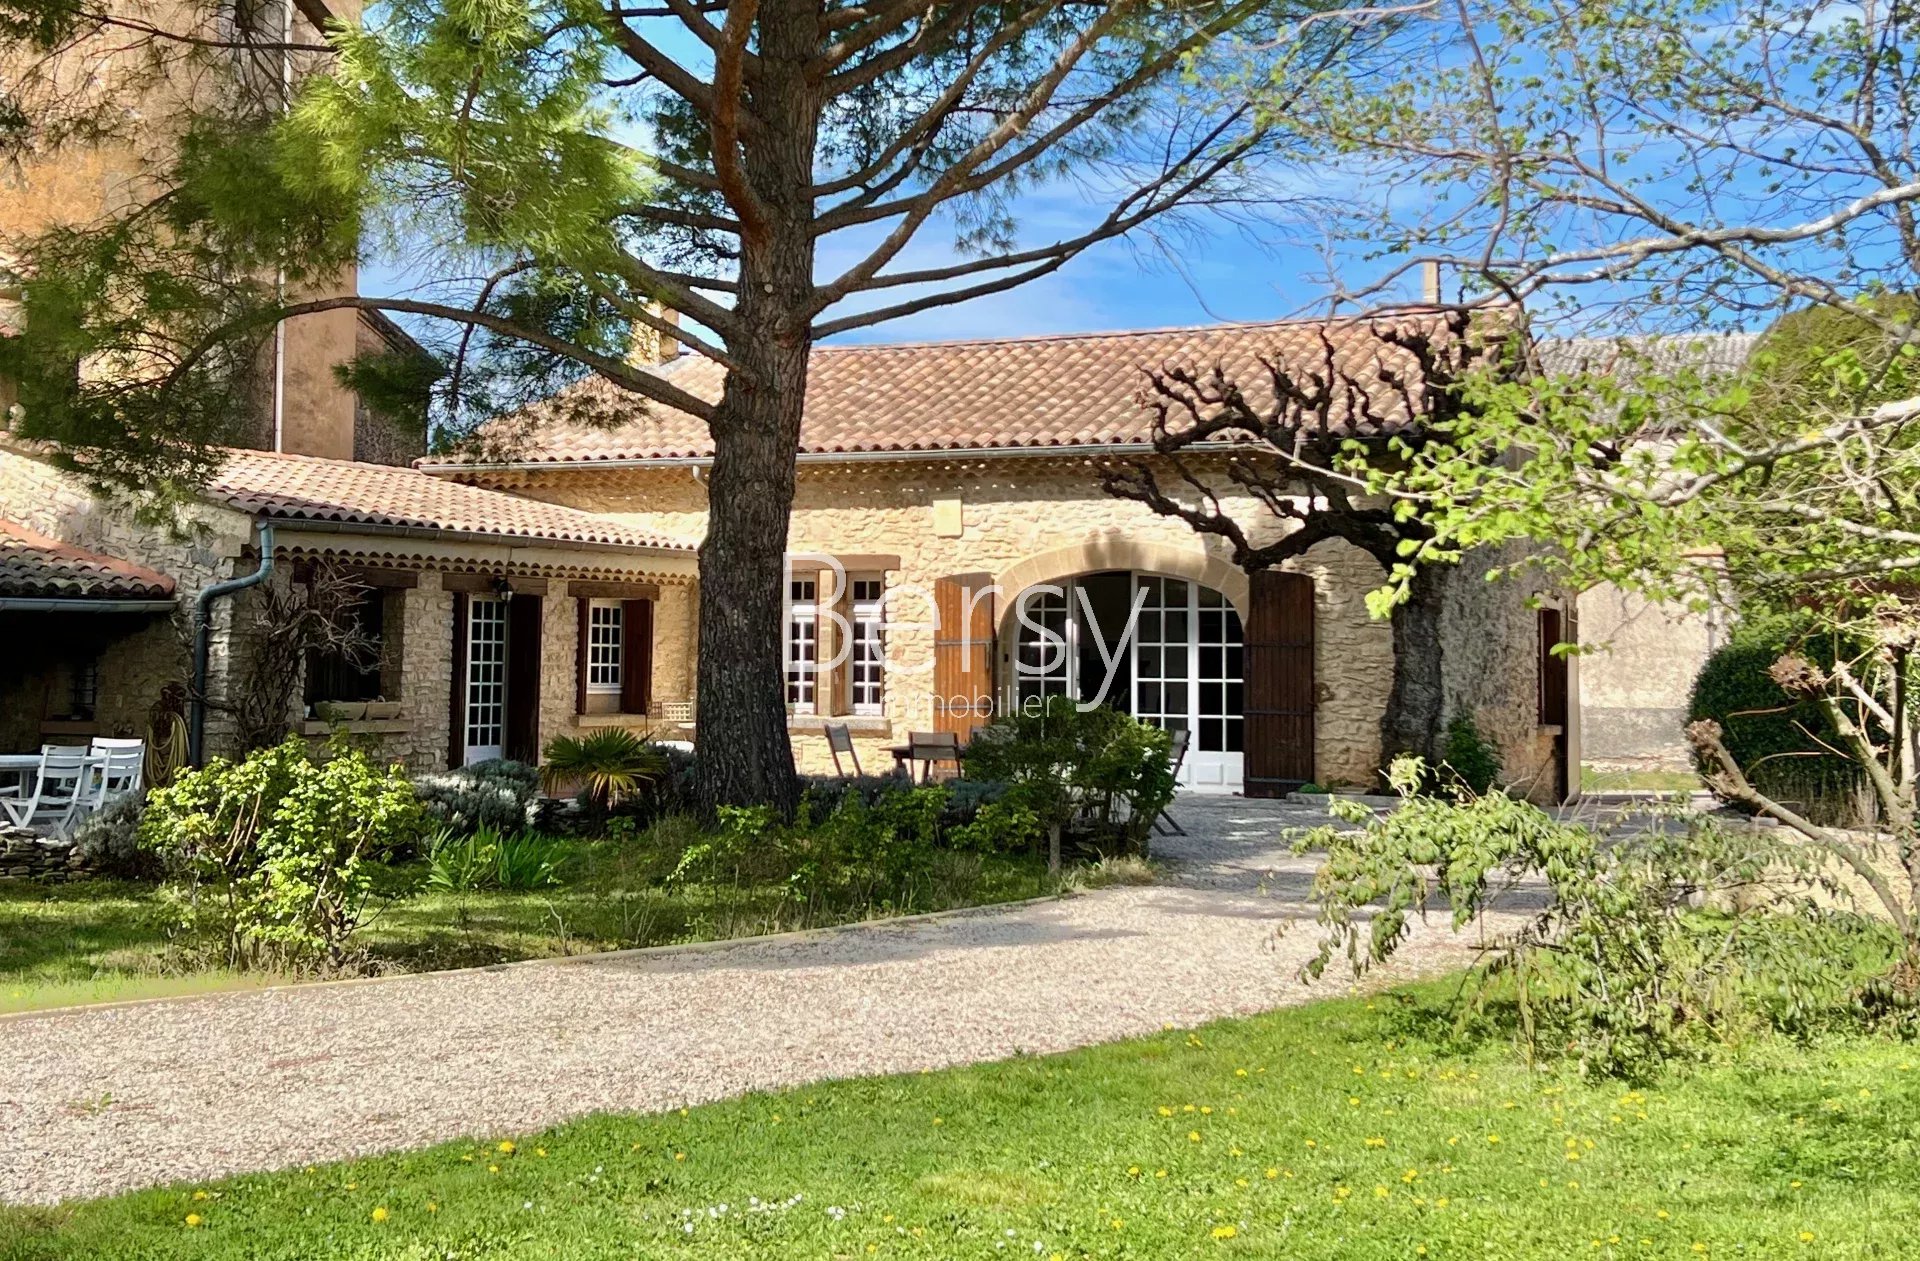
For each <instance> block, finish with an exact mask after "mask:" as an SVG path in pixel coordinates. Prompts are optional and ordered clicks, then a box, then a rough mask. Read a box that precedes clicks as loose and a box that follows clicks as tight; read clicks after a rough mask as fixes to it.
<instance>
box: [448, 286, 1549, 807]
mask: <svg viewBox="0 0 1920 1261" xmlns="http://www.w3.org/2000/svg"><path fill="white" fill-rule="evenodd" d="M1323 333H1326V334H1327V335H1330V336H1332V337H1333V338H1335V339H1336V340H1338V341H1339V342H1340V343H1341V352H1340V353H1341V356H1342V359H1343V361H1344V362H1346V363H1348V364H1350V365H1352V366H1354V367H1357V368H1362V367H1364V365H1366V364H1367V363H1368V362H1370V361H1371V359H1370V357H1378V356H1381V355H1382V354H1384V353H1390V352H1387V351H1385V349H1384V347H1383V344H1382V343H1381V342H1380V341H1379V340H1378V339H1377V338H1376V337H1375V336H1374V335H1373V334H1372V333H1371V332H1370V330H1369V329H1368V328H1367V326H1365V325H1360V324H1352V323H1346V324H1334V325H1322V324H1319V323H1314V322H1289V323H1273V324H1252V325H1234V326H1220V327H1212V328H1198V329H1178V330H1167V331H1153V332H1127V333H1115V334H1097V335H1071V336H1053V337H1033V338H1006V339H996V340H987V341H974V342H953V343H933V344H919V345H873V346H828V347H822V348H819V349H817V350H816V351H815V352H814V360H813V367H812V375H811V380H810V384H809V389H808V399H807V408H806V413H805V418H804V421H803V430H802V438H801V442H802V451H801V455H800V457H799V471H798V485H797V490H796V497H795V505H794V510H793V516H792V525H791V533H790V536H789V544H788V548H789V584H788V600H787V616H786V625H785V630H784V635H785V639H786V647H787V659H788V666H787V670H788V700H789V703H790V710H791V715H790V729H791V731H792V734H793V738H794V746H795V752H796V757H797V759H798V760H799V762H800V764H801V766H802V767H803V769H808V770H815V771H820V770H827V769H831V762H830V760H829V757H830V755H829V753H828V750H827V747H826V742H825V740H824V736H823V732H822V729H823V727H824V726H825V725H826V724H828V723H836V724H838V723H844V724H846V725H847V726H848V727H849V728H850V729H851V731H852V733H853V735H854V738H855V743H856V746H857V748H858V751H859V754H860V758H861V762H862V765H863V766H864V767H865V768H867V769H869V770H881V769H886V768H887V767H888V766H889V765H891V750H892V749H893V748H895V747H896V746H898V745H899V744H900V743H902V742H903V741H904V740H905V739H906V737H907V734H908V732H910V731H913V730H952V731H956V732H961V733H965V732H967V731H970V730H971V729H972V728H974V727H975V726H977V725H978V724H979V723H980V722H981V721H983V720H984V718H985V716H986V715H988V714H990V713H992V712H996V711H997V710H1002V709H1004V708H1005V707H1007V706H1010V705H1017V704H1021V703H1027V702H1030V701H1031V699H1032V698H1034V697H1037V696H1043V695H1047V694H1053V693H1067V694H1072V695H1077V696H1079V697H1080V698H1081V699H1083V700H1092V699H1096V698H1098V699H1102V700H1104V701H1105V702H1106V703H1109V704H1117V705H1119V706H1121V707H1122V708H1125V709H1127V710H1128V711H1130V712H1132V713H1134V714H1136V715H1138V716H1141V717H1143V718H1148V719H1151V720H1152V721H1155V722H1157V723H1160V724H1162V725H1165V726H1167V727H1169V728H1184V729H1186V730H1187V731H1189V732H1190V733H1191V747H1190V752H1189V753H1188V756H1187V759H1186V764H1185V767H1184V768H1183V772H1182V778H1183V779H1184V780H1185V781H1186V782H1187V784H1188V785H1189V787H1191V788H1193V789H1195V790H1200V791H1215V792H1246V793H1249V794H1268V793H1276V792H1281V791H1285V790H1287V789H1290V788H1294V787H1298V786H1300V785H1301V784H1302V783H1304V782H1307V781H1315V782H1318V783H1320V784H1323V785H1341V784H1346V785H1361V784H1371V783H1373V782H1375V781H1376V779H1377V777H1378V772H1379V769H1380V762H1381V718H1382V716H1383V714H1384V711H1385V707H1386V704H1387V698H1388V694H1389V691H1390V689H1391V686H1392V681H1393V637H1392V633H1391V630H1390V628H1389V626H1388V625H1387V624H1386V623H1384V622H1381V621H1377V620H1375V619H1373V618H1372V617H1370V616H1369V614H1368V612H1367V609H1366V605H1365V597H1366V594H1367V592H1369V591H1370V590H1372V589H1374V588H1375V587H1377V586H1378V585H1379V584H1380V582H1381V581H1382V578H1383V574H1382V571H1381V569H1380V567H1379V565H1378V564H1377V563H1376V562H1375V561H1374V560H1373V559H1372V558H1371V557H1369V556H1368V555H1367V554H1366V553H1364V552H1363V551H1361V550H1360V549H1359V548H1357V547H1355V546H1353V545H1352V544H1350V543H1347V542H1345V541H1343V540H1338V539H1333V540H1328V541H1325V542H1322V543H1320V544H1317V545H1315V547H1314V548H1313V549H1312V550H1310V551H1309V552H1307V553H1306V554H1305V555H1304V556H1303V557H1301V558H1300V559H1299V560H1297V561H1294V562H1290V563H1289V564H1288V565H1287V566H1286V567H1285V569H1284V570H1283V571H1280V572H1274V573H1267V574H1261V575H1256V576H1254V577H1252V578H1249V576H1248V575H1247V574H1246V573H1244V572H1242V571H1241V570H1239V569H1238V568H1236V567H1235V566H1233V565H1232V564H1231V563H1229V562H1228V560H1227V559H1226V558H1225V556H1224V554H1223V552H1222V550H1221V548H1219V547H1218V546H1210V545H1209V544H1208V543H1207V542H1206V541H1204V540H1203V539H1202V538H1201V537H1200V536H1198V535H1196V534H1195V533H1194V532H1193V531H1192V530H1190V529H1189V528H1188V527H1187V526H1186V525H1185V524H1184V523H1182V522H1179V521H1177V520H1170V519H1167V518H1163V517H1159V516H1156V515H1154V514H1153V513H1151V512H1150V511H1148V510H1147V509H1146V508H1144V507H1142V506H1140V505H1138V504H1135V503H1130V502H1123V501H1120V500H1117V499H1114V498H1112V497H1110V496H1108V495H1106V494H1105V493H1103V492H1102V491H1101V489H1100V487H1099V485H1098V482H1097V477H1096V473H1097V469H1098V467H1099V465H1100V464H1101V463H1102V462H1106V461H1113V460H1124V459H1133V458H1151V445H1150V426H1151V421H1152V415H1151V412H1150V410H1149V409H1148V408H1147V406H1146V405H1145V403H1144V400H1143V397H1142V389H1141V387H1142V385H1143V383H1144V381H1145V377H1144V375H1143V374H1144V371H1145V370H1146V369H1149V368H1155V367H1160V366H1164V365H1168V364H1185V365H1187V366H1189V367H1194V368H1199V369H1203V370H1204V369H1207V368H1211V367H1213V366H1216V365H1217V366H1220V367H1222V368H1224V369H1225V370H1226V371H1227V372H1228V373H1229V374H1230V375H1231V376H1233V377H1235V378H1236V379H1239V380H1242V381H1245V382H1247V383H1249V384H1248V388H1249V389H1250V390H1253V391H1256V392H1257V388H1258V382H1259V380H1260V379H1261V378H1262V376H1263V375H1264V374H1263V373H1262V371H1261V362H1262V358H1263V357H1266V356H1279V357H1282V358H1284V357H1287V356H1289V355H1298V356H1303V357H1305V356H1311V355H1314V354H1316V353H1317V352H1318V349H1319V347H1320V345H1321V343H1320V340H1319V339H1320V338H1321V336H1322V334H1323ZM656 370H657V371H659V372H661V373H662V374H664V375H666V376H667V377H668V378H669V379H670V380H671V381H672V382H673V383H674V384H675V385H676V386H679V387H680V388H682V389H685V390H688V391H689V392H691V393H693V394H695V395H696V396H699V397H705V398H715V397H717V396H718V393H719V390H720V386H721V380H722V376H721V372H720V370H719V368H718V367H717V366H716V365H715V364H713V363H712V362H711V361H710V360H707V359H705V358H702V357H697V356H694V355H691V354H683V355H677V356H674V355H669V357H668V358H666V359H665V361H664V362H662V363H660V364H659V366H658V367H657V369H656ZM1357 375H1364V372H1362V373H1359V374H1357ZM1381 407H1382V409H1383V410H1382V412H1381V413H1380V414H1381V415H1383V416H1387V417H1388V418H1389V420H1391V413H1390V403H1389V402H1388V401H1385V400H1383V401H1382V403H1381ZM582 417H590V418H591V419H590V420H583V419H581V418H582ZM1417 419H1418V418H1415V417H1404V416H1403V417H1400V418H1399V421H1400V423H1417ZM512 427H513V430H514V432H515V434H517V435H519V437H518V439H517V441H518V442H519V447H518V449H517V450H515V451H514V452H513V454H512V455H511V456H510V457H509V458H488V459H487V460H485V461H484V462H481V461H479V460H474V459H462V460H455V459H446V460H433V459H429V460H426V461H422V462H421V464H420V466H419V467H420V468H421V470H422V471H423V472H426V473H429V474H431V475H433V476H435V477H439V478H443V479H447V480H450V481H457V482H463V483H468V484H472V485H476V486H484V487H487V488H490V489H493V490H496V491H498V492H501V493H507V494H512V495H515V496H520V497H523V498H526V499H529V500H538V501H541V502H545V503H549V504H553V505H557V506H558V505H564V506H566V507H569V508H573V509H577V510H581V511H585V512H591V513H593V514H596V515H598V516H602V517H605V518H608V519H611V520H617V521H621V522H624V523H627V524H629V525H631V526H633V527H636V528H643V529H647V530H652V531H657V532H659V533H661V534H663V535H673V536H679V537H686V538H698V537H700V536H701V535H702V534H703V533H704V531H705V522H706V514H707V511H708V504H707V494H706V484H705V481H704V476H703V474H704V470H705V468H706V467H707V466H708V465H709V464H710V463H711V458H712V445H711V440H710V438H709V437H708V435H707V432H706V428H705V425H704V423H703V422H701V421H699V420H698V419H697V418H694V417H692V416H689V415H686V414H682V413H678V412H674V411H672V410H670V409H667V408H664V407H659V406H655V405H643V404H641V403H639V402H637V401H635V400H632V399H630V398H628V397H626V396H624V395H622V394H621V393H620V392H619V391H618V390H617V389H615V388H614V387H611V386H608V385H606V384H605V383H604V382H602V381H600V380H599V379H597V378H596V379H594V380H592V381H589V382H587V383H584V384H581V385H579V386H576V387H574V388H573V390H571V391H570V392H569V394H568V395H567V396H566V397H564V398H562V399H560V400H556V402H555V404H554V405H551V406H549V407H545V408H540V409H534V411H533V412H532V413H531V414H529V415H526V416H522V417H518V418H515V420H514V422H513V426H512ZM1234 456H1235V452H1233V451H1232V450H1230V449H1221V450H1216V451H1210V452H1207V453H1205V455H1204V456H1202V457H1201V462H1202V463H1203V464H1206V465H1207V467H1208V469H1209V470H1210V471H1211V472H1213V473H1216V474H1217V473H1220V472H1222V471H1223V470H1224V467H1225V462H1226V461H1228V460H1230V459H1232V458H1234ZM1218 484H1219V485H1222V486H1225V485H1226V484H1227V483H1226V481H1225V479H1224V478H1222V479H1220V481H1219V483H1218ZM1223 502H1224V503H1225V504H1226V505H1227V506H1228V507H1229V508H1230V510H1231V511H1232V512H1233V513H1234V515H1235V517H1236V518H1237V519H1239V520H1241V521H1243V522H1245V523H1247V524H1248V525H1249V526H1250V527H1251V528H1252V529H1253V530H1254V532H1255V534H1256V541H1258V539H1259V536H1260V533H1261V532H1262V531H1265V532H1267V534H1269V535H1270V534H1271V533H1272V532H1273V531H1277V530H1279V529H1282V528H1284V527H1283V525H1282V523H1281V522H1280V521H1279V519H1278V518H1275V517H1273V516H1272V515H1271V514H1269V513H1268V512H1267V511H1266V510H1265V509H1264V508H1263V507H1262V506H1261V505H1260V504H1259V503H1257V502H1256V501H1255V500H1254V499H1252V498H1251V497H1250V496H1249V495H1247V494H1244V493H1241V494H1238V495H1237V496H1231V495H1229V496H1227V497H1225V498H1223ZM1469 568H1472V566H1469ZM1449 586H1450V589H1451V591H1452V592H1453V594H1452V595H1451V596H1450V598H1449V604H1448V606H1447V608H1446V610H1445V612H1444V614H1443V637H1444V640H1445V651H1444V653H1443V665H1444V672H1445V691H1446V700H1445V704H1446V709H1447V711H1448V712H1449V713H1450V714H1451V713H1466V714H1470V715H1471V716H1472V717H1473V718H1474V719H1475V721H1476V724H1477V725H1478V726H1479V728H1480V730H1481V731H1482V732H1483V734H1485V735H1486V736H1487V737H1488V738H1489V739H1490V740H1491V741H1492V742H1493V743H1494V744H1495V745H1496V746H1497V747H1498V750H1499V752H1500V755H1501V758H1502V761H1503V764H1504V766H1505V768H1506V773H1507V777H1508V779H1509V780H1510V781H1511V782H1513V783H1515V784H1516V785H1519V786H1521V787H1522V788H1523V789H1525V790H1526V791H1527V792H1529V793H1531V794H1533V795H1535V796H1537V797H1540V798H1542V799H1555V800H1557V799H1559V798H1560V797H1561V796H1563V795H1564V794H1565V793H1566V792H1567V791H1568V788H1569V786H1570V784H1571V783H1572V782H1573V781H1572V778H1571V776H1570V773H1569V770H1568V768H1569V767H1577V766H1578V765H1579V753H1578V713H1577V706H1578V702H1577V697H1578V694H1579V693H1578V689H1577V685H1576V684H1574V682H1573V676H1574V673H1575V667H1574V666H1573V663H1571V662H1570V661H1568V660H1567V659H1565V658H1563V657H1556V656H1553V655H1551V654H1550V653H1547V652H1546V651H1544V649H1545V648H1547V647H1550V646H1551V644H1552V643H1557V642H1559V640H1560V638H1561V637H1562V636H1563V635H1566V634H1570V633H1571V629H1572V617H1571V609H1570V606H1569V605H1568V604H1567V602H1566V601H1564V600H1562V599H1559V598H1558V597H1556V596H1555V595H1554V594H1553V593H1545V592H1542V591H1539V590H1536V589H1533V588H1529V587H1526V586H1524V585H1522V584H1521V583H1520V582H1518V581H1513V582H1500V583H1491V584H1489V583H1485V582H1478V581H1471V580H1468V581H1460V582H1454V583H1451V584H1449ZM1543 595H1544V596H1545V597H1546V598H1545V601H1544V604H1543V603H1542V602H1541V601H1540V600H1538V599H1536V597H1541V596H1543ZM660 599H661V603H660V604H659V606H658V610H657V612H656V613H655V615H654V618H653V625H654V646H653V655H654V660H655V662H656V665H655V690H654V693H653V698H652V699H653V701H654V703H655V706H656V708H658V707H659V706H660V705H662V704H663V703H671V702H680V704H679V705H677V706H674V712H676V713H679V714H685V713H688V711H689V710H690V709H691V703H692V702H693V700H694V697H693V695H692V692H691V690H690V687H689V685H690V683H691V680H692V679H693V677H694V676H693V672H692V670H691V668H690V667H689V666H686V665H682V666H681V667H680V668H679V669H678V670H677V672H675V673H673V674H672V675H671V677H669V676H668V675H667V673H666V672H665V671H663V670H662V669H661V666H660V664H659V663H662V662H665V661H669V660H671V661H678V662H683V663H684V662H686V661H687V660H688V659H690V658H691V657H692V655H693V653H694V651H695V646H694V644H693V642H692V636H693V633H694V628H695V626H696V623H697V614H696V609H695V607H694V605H695V602H696V601H697V599H698V589H697V586H695V585H693V584H680V585H675V586H672V587H670V588H663V589H662V592H661V597H660ZM1129 627H1131V633H1128V628H1129ZM558 655H559V656H561V657H564V649H562V650H561V652H560V653H559V654H558ZM691 730H692V732H693V733H695V734H696V739H697V731H698V720H697V715H693V722H692V727H691Z"/></svg>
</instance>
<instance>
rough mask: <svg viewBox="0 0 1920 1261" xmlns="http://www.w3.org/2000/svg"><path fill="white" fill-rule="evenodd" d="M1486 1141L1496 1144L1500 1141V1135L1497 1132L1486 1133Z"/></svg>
mask: <svg viewBox="0 0 1920 1261" xmlns="http://www.w3.org/2000/svg"><path fill="white" fill-rule="evenodd" d="M1487 1142H1489V1143H1493V1144H1496V1145H1497V1144H1498V1143H1499V1142H1500V1136H1499V1135H1498V1134H1489V1135H1487Z"/></svg>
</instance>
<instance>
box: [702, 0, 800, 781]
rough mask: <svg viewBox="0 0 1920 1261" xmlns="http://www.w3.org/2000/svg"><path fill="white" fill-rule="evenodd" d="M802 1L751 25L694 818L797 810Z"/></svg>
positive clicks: (777, 2) (711, 496)
mask: <svg viewBox="0 0 1920 1261" xmlns="http://www.w3.org/2000/svg"><path fill="white" fill-rule="evenodd" d="M813 19H814V14H813V12H812V10H811V8H810V4H809V0H767V2H766V3H763V4H762V6H761V8H760V14H759V20H758V22H757V23H756V27H755V29H756V32H757V36H758V38H757V58H758V76H757V78H756V80H755V81H754V83H753V86H752V89H751V93H750V96H751V99H750V101H749V105H750V107H751V112H752V113H753V115H754V116H755V117H756V119H757V120H758V123H759V131H758V134H756V135H755V136H754V138H753V140H752V142H751V143H750V144H748V145H747V146H745V147H744V148H743V150H742V156H743V166H744V169H745V175H746V180H747V183H748V184H750V185H751V186H752V190H753V193H754V196H755V198H756V199H757V202H758V206H759V215H758V218H759V220H760V221H759V222H758V223H756V224H755V225H753V226H752V227H751V228H750V229H746V230H743V232H742V234H741V242H740V272H739V298H738V300H737V302H736V304H735V306H734V314H735V317H736V319H737V321H738V326H739V330H740V331H739V332H737V333H736V334H735V336H733V337H731V338H730V339H729V341H728V346H727V349H728V351H729V353H730V354H731V355H732V356H733V357H734V359H735V361H736V363H737V365H738V366H737V367H732V368H729V369H728V372H727V383H726V388H725V390H724V392H723V393H722V394H721V397H720V402H719V404H718V405H717V407H716V409H715V412H714V417H713V420H712V422H711V429H712V432H713V471H712V474H711V476H710V477H709V478H708V483H707V504H708V512H707V537H706V541H705V542H704V543H702V544H701V545H700V663H699V695H698V699H699V712H698V715H697V721H698V723H699V727H698V732H699V757H698V760H697V763H696V766H697V771H696V777H697V784H696V786H697V789H698V793H699V797H700V801H701V803H702V805H704V806H706V807H707V808H709V809H711V808H713V807H715V806H724V805H771V806H773V807H775V808H776V809H778V810H780V811H781V812H782V813H790V812H791V811H792V810H793V808H794V806H796V805H797V804H798V800H799V781H798V779H797V777H796V776H795V774H794V768H793V746H792V743H791V741H790V740H789V739H788V737H787V698H786V678H785V671H784V662H783V644H784V643H785V638H786V636H785V627H784V625H783V617H782V609H783V606H784V602H785V595H786V583H787V575H786V549H787V527H788V519H789V517H790V516H791V514H792V511H793V485H794V460H795V458H796V456H797V455H798V453H799V449H800V414H801V410H802V407H803V406H804V404H805V401H806V393H807V355H808V352H809V351H810V350H811V349H812V341H813V337H812V329H811V323H812V313H811V312H810V311H809V310H808V304H809V303H810V302H811V301H812V299H813V248H814V247H813V231H812V224H813V198H812V191H811V189H812V182H813V176H814V172H813V162H814V147H815V141H816V138H817V137H818V134H819V119H820V94H819V89H818V85H816V84H814V83H812V82H811V81H810V80H809V78H808V75H807V67H808V65H809V64H810V60H811V58H812V56H813V54H814V52H815V47H814V45H815V43H816V42H817V40H818V27H817V23H816V22H815V21H814V20H813Z"/></svg>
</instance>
